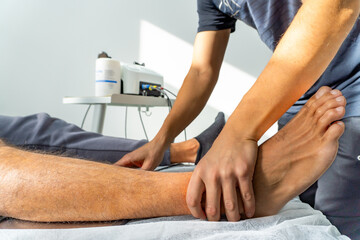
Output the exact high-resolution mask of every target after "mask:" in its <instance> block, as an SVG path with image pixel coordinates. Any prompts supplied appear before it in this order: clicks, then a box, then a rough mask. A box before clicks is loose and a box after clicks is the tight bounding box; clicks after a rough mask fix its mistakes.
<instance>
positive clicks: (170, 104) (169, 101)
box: [154, 88, 187, 141]
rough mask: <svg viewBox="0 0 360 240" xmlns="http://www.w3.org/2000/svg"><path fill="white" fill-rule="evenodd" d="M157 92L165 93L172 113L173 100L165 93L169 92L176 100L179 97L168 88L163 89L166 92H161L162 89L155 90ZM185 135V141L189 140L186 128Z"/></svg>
mask: <svg viewBox="0 0 360 240" xmlns="http://www.w3.org/2000/svg"><path fill="white" fill-rule="evenodd" d="M154 89H155V90H156V91H159V92H161V93H163V94H164V95H165V96H166V98H167V102H168V106H169V108H170V109H169V112H170V110H171V109H172V103H171V100H170V98H169V96H168V95H167V94H166V92H165V91H167V92H169V93H170V94H172V95H173V96H174V97H175V98H176V97H177V96H176V94H174V93H173V92H171V91H170V90H167V89H166V88H163V89H164V90H165V91H164V90H161V89H158V88H154ZM184 135H185V141H186V140H187V133H186V128H184Z"/></svg>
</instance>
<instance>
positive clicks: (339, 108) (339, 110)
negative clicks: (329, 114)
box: [336, 107, 344, 112]
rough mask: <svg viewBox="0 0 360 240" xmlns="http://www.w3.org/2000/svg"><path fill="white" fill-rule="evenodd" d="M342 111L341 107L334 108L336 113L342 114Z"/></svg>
mask: <svg viewBox="0 0 360 240" xmlns="http://www.w3.org/2000/svg"><path fill="white" fill-rule="evenodd" d="M343 109H344V108H343V107H337V108H336V111H338V112H342V111H343Z"/></svg>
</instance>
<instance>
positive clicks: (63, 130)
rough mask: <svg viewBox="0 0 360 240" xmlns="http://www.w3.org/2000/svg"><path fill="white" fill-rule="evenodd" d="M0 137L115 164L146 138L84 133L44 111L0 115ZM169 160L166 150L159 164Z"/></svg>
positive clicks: (144, 141)
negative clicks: (137, 138) (15, 115)
mask: <svg viewBox="0 0 360 240" xmlns="http://www.w3.org/2000/svg"><path fill="white" fill-rule="evenodd" d="M0 138H1V139H3V140H4V141H6V142H7V143H10V144H12V145H15V146H19V147H22V148H26V149H31V150H40V151H45V152H48V153H49V152H50V153H57V154H62V155H65V156H68V157H77V158H82V159H87V160H93V161H98V162H106V163H115V162H117V161H118V160H120V159H121V158H122V157H123V156H124V155H125V154H127V153H129V152H132V151H134V150H135V149H137V148H139V147H141V146H143V145H144V144H145V143H147V141H146V140H130V139H124V138H115V137H107V136H103V135H101V134H98V133H92V132H86V131H84V130H83V129H81V128H79V127H77V126H76V125H74V124H69V123H67V122H65V121H63V120H61V119H57V118H52V117H50V116H49V115H48V114H46V113H39V114H35V115H30V116H26V117H8V116H1V115H0ZM170 163H171V162H170V152H169V150H167V151H166V152H165V155H164V158H163V160H162V162H161V164H160V165H170Z"/></svg>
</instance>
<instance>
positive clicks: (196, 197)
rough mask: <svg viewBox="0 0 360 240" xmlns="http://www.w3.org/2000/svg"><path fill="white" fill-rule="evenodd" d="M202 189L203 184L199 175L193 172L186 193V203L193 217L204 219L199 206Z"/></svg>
mask: <svg viewBox="0 0 360 240" xmlns="http://www.w3.org/2000/svg"><path fill="white" fill-rule="evenodd" d="M204 191H205V185H204V183H203V181H202V180H201V178H200V177H199V176H197V175H195V174H193V175H192V177H191V179H190V182H189V186H188V189H187V193H186V204H187V206H188V208H189V210H190V212H191V214H192V215H193V216H194V217H196V218H201V219H204V220H205V219H206V216H205V213H204V211H203V209H202V207H201V199H202V195H203V193H204Z"/></svg>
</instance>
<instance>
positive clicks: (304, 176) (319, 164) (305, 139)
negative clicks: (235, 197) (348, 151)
mask: <svg viewBox="0 0 360 240" xmlns="http://www.w3.org/2000/svg"><path fill="white" fill-rule="evenodd" d="M345 105H346V100H345V98H344V97H343V96H342V94H341V92H340V91H338V90H331V89H330V88H328V87H322V88H320V89H319V91H318V92H317V93H316V94H315V95H314V96H313V97H312V98H311V99H310V100H309V101H308V103H307V104H306V105H305V106H304V107H303V108H302V109H301V111H300V112H299V113H298V114H297V115H296V116H295V117H294V119H292V120H291V121H290V122H289V123H288V124H287V125H286V126H285V127H284V128H283V129H281V130H280V131H279V132H278V133H277V134H276V135H275V136H274V137H272V138H271V139H269V140H268V141H267V142H266V143H264V144H263V145H261V147H260V148H259V157H258V161H257V165H256V169H255V174H254V190H255V197H256V213H255V216H266V215H272V214H275V213H277V212H278V211H279V210H280V209H281V208H282V207H283V206H284V205H285V204H286V203H287V202H288V201H289V200H291V199H292V198H293V197H295V196H297V195H299V194H300V193H302V192H303V191H305V190H306V189H307V188H308V187H309V186H310V185H311V184H313V183H314V182H315V181H316V180H317V179H318V178H319V177H320V176H321V175H322V174H323V173H324V172H325V171H326V170H327V169H328V168H329V166H330V165H331V164H332V162H333V161H334V158H335V156H336V152H337V149H338V139H339V138H340V136H341V135H342V133H343V131H344V124H343V123H342V122H339V121H337V120H339V119H341V118H342V117H343V116H344V114H345ZM336 121H337V122H336Z"/></svg>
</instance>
